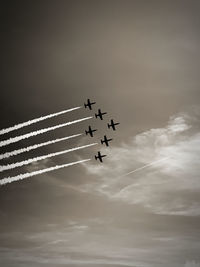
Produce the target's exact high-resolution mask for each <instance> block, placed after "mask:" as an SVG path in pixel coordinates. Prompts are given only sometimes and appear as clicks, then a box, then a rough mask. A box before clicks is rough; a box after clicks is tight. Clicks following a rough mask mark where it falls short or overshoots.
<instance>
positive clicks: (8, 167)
mask: <svg viewBox="0 0 200 267" xmlns="http://www.w3.org/2000/svg"><path fill="white" fill-rule="evenodd" d="M95 145H98V143H93V144H89V145H85V146H79V147H74V148H70V149H67V150H63V151H59V152H55V153H51V154H47V155H43V156H39V157H36V158H31V159H27V160H24V161H19V162H16V163H12V164H7V165H2V166H0V172H3V171H5V170H11V169H14V168H17V167H22V166H24V165H28V164H30V163H33V162H35V161H39V160H43V159H48V158H51V157H55V156H58V155H62V154H66V153H69V152H72V151H76V150H79V149H83V148H87V147H90V146H95Z"/></svg>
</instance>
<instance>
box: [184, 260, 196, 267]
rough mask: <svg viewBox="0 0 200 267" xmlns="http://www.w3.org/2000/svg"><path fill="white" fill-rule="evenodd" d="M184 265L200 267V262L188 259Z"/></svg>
mask: <svg viewBox="0 0 200 267" xmlns="http://www.w3.org/2000/svg"><path fill="white" fill-rule="evenodd" d="M184 267H200V263H198V262H195V261H187V262H186V263H185V265H184Z"/></svg>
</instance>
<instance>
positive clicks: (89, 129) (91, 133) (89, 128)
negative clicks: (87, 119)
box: [85, 126, 97, 137]
mask: <svg viewBox="0 0 200 267" xmlns="http://www.w3.org/2000/svg"><path fill="white" fill-rule="evenodd" d="M96 131H97V129H94V130H92V128H91V126H88V131H86V130H85V134H86V135H88V134H90V136H91V137H93V136H94V135H93V133H94V132H96Z"/></svg>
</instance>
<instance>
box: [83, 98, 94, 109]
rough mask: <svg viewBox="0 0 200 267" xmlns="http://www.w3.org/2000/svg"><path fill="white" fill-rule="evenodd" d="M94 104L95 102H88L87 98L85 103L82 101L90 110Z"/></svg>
mask: <svg viewBox="0 0 200 267" xmlns="http://www.w3.org/2000/svg"><path fill="white" fill-rule="evenodd" d="M94 104H96V102H90V99H88V100H87V103H86V104H85V103H84V106H85V108H87V107H88V108H89V109H90V110H92V105H94Z"/></svg>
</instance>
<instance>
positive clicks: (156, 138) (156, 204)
mask: <svg viewBox="0 0 200 267" xmlns="http://www.w3.org/2000/svg"><path fill="white" fill-rule="evenodd" d="M199 118H200V110H199V109H198V108H197V107H193V108H192V109H190V111H188V112H187V113H186V112H185V113H179V114H177V115H175V116H172V117H171V118H170V119H169V121H168V123H167V125H166V126H165V127H163V128H157V129H150V130H149V131H146V132H143V133H140V134H138V135H136V136H134V137H132V138H130V140H129V141H127V142H124V143H122V144H120V145H119V146H117V147H112V149H111V150H107V151H106V152H107V153H109V157H108V158H107V160H106V161H105V164H102V165H100V164H99V165H98V164H95V163H92V162H91V163H87V164H84V166H85V168H86V170H87V172H88V173H89V174H92V175H95V176H96V177H97V179H95V180H94V181H91V183H88V184H85V185H83V186H81V188H80V189H81V190H82V191H85V192H92V193H98V194H103V195H106V196H107V197H108V198H109V199H110V200H116V201H124V202H127V203H129V204H139V205H142V206H144V207H146V208H147V209H149V210H151V211H152V212H153V213H157V214H171V215H185V216H186V215H188V216H197V215H200V205H199V204H200V198H199V193H200V183H199V173H200V165H199V158H200V128H199ZM164 158H167V159H166V160H165V161H160V160H162V159H164ZM156 161H159V162H157V164H155V165H153V166H149V167H147V168H145V169H142V170H139V171H138V172H135V173H132V174H130V175H127V176H126V177H124V174H127V173H129V172H131V171H133V170H135V169H137V168H140V167H142V166H145V165H147V164H149V163H152V162H156Z"/></svg>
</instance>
